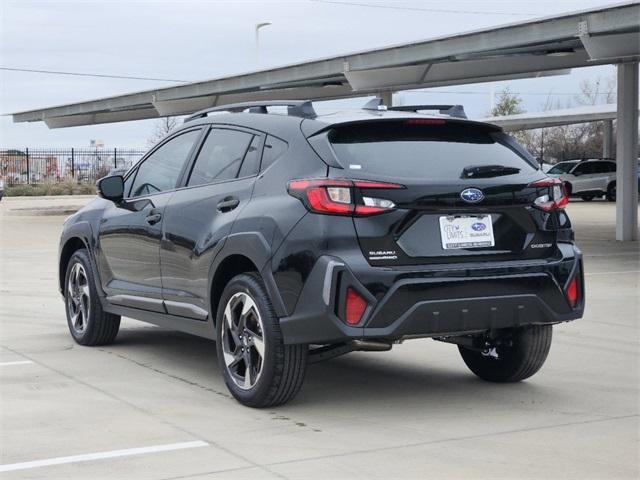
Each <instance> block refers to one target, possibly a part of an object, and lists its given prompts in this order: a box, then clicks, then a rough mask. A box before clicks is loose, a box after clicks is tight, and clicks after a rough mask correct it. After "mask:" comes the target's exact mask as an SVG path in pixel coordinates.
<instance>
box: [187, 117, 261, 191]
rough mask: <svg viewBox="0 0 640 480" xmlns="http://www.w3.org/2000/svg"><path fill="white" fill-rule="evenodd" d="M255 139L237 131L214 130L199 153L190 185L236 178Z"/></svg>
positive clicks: (250, 135) (190, 178)
mask: <svg viewBox="0 0 640 480" xmlns="http://www.w3.org/2000/svg"><path fill="white" fill-rule="evenodd" d="M253 138H254V135H252V134H250V133H246V132H240V131H237V130H226V129H217V128H214V129H212V130H211V131H210V132H209V134H208V135H207V139H206V140H205V142H204V145H203V146H202V148H201V149H200V153H198V157H197V158H196V163H195V165H194V166H193V170H192V171H191V176H190V177H189V183H188V185H189V186H193V185H204V184H207V183H215V182H222V181H224V180H231V179H233V178H236V177H237V176H238V172H239V171H240V167H241V166H242V160H243V159H244V157H245V155H246V154H247V153H248V151H249V147H250V145H251V143H252V141H253Z"/></svg>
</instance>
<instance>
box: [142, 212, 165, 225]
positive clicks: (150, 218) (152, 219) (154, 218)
mask: <svg viewBox="0 0 640 480" xmlns="http://www.w3.org/2000/svg"><path fill="white" fill-rule="evenodd" d="M145 220H146V221H147V223H148V224H149V225H155V224H156V223H158V222H159V221H160V220H162V214H160V213H152V214H151V215H147V217H146V218H145Z"/></svg>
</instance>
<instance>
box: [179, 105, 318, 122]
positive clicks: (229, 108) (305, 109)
mask: <svg viewBox="0 0 640 480" xmlns="http://www.w3.org/2000/svg"><path fill="white" fill-rule="evenodd" d="M267 107H287V115H290V116H292V117H303V118H315V117H316V116H317V114H316V111H315V110H314V109H313V105H312V103H311V101H309V100H269V101H264V102H242V103H230V104H228V105H220V106H218V107H211V108H206V109H204V110H200V111H198V112H196V113H194V114H192V115H189V116H188V117H187V118H185V120H184V122H185V123H187V122H190V121H192V120H196V119H198V118H204V117H206V116H207V115H208V114H209V113H213V112H242V111H244V110H249V113H268V112H267Z"/></svg>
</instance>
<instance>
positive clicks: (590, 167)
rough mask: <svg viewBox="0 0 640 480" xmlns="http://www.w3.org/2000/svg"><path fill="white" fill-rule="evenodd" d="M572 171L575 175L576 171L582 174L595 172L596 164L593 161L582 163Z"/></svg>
mask: <svg viewBox="0 0 640 480" xmlns="http://www.w3.org/2000/svg"><path fill="white" fill-rule="evenodd" d="M571 173H573V174H574V175H575V174H576V173H578V174H580V175H587V174H591V173H595V165H594V164H593V163H591V162H587V163H581V164H579V165H578V166H577V167H576V168H575V169H574V170H573V172H571Z"/></svg>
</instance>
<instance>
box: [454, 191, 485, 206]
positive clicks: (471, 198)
mask: <svg viewBox="0 0 640 480" xmlns="http://www.w3.org/2000/svg"><path fill="white" fill-rule="evenodd" d="M460 198H461V199H462V200H464V201H465V202H467V203H478V202H481V201H482V200H483V199H484V193H482V191H481V190H478V189H477V188H465V189H464V190H463V191H462V192H461V193H460Z"/></svg>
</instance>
